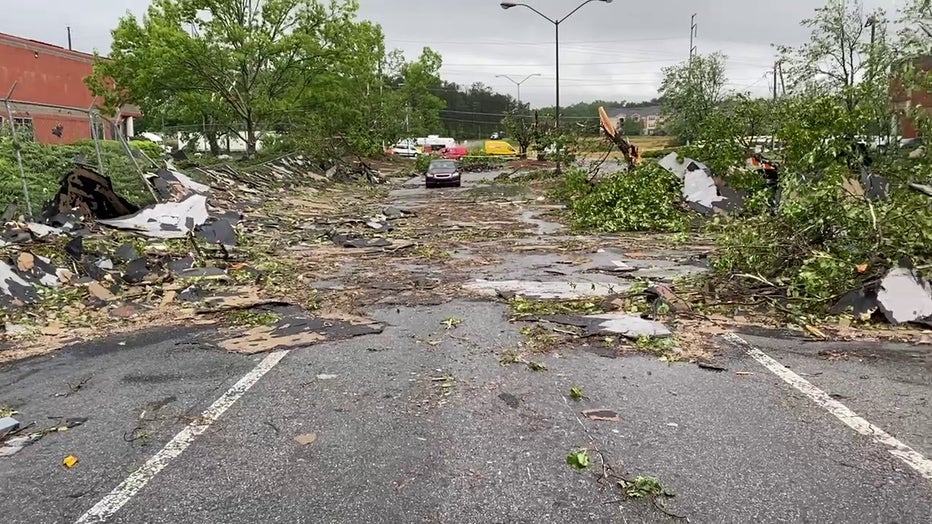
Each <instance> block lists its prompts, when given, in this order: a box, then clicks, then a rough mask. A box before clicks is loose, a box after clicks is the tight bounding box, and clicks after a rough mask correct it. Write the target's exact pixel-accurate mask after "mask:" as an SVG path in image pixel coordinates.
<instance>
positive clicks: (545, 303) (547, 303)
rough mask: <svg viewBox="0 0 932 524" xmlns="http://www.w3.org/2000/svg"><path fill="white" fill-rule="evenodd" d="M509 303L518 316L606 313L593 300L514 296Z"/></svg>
mask: <svg viewBox="0 0 932 524" xmlns="http://www.w3.org/2000/svg"><path fill="white" fill-rule="evenodd" d="M508 304H509V305H510V306H511V310H512V311H513V312H514V313H515V314H516V315H518V316H535V315H561V314H568V313H572V314H584V315H598V314H600V313H604V312H605V309H604V308H603V307H602V305H601V304H599V303H597V302H593V301H591V300H528V299H526V298H522V297H513V298H512V299H511V300H509V302H508Z"/></svg>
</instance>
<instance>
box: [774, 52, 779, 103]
mask: <svg viewBox="0 0 932 524" xmlns="http://www.w3.org/2000/svg"><path fill="white" fill-rule="evenodd" d="M779 68H780V61H779V60H777V61H776V62H774V63H773V99H774V100H776V99H777V78H778V77H777V69H779Z"/></svg>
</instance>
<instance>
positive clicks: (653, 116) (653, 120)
mask: <svg viewBox="0 0 932 524" xmlns="http://www.w3.org/2000/svg"><path fill="white" fill-rule="evenodd" d="M647 120H648V121H650V122H656V121H657V115H650V116H649V117H647Z"/></svg>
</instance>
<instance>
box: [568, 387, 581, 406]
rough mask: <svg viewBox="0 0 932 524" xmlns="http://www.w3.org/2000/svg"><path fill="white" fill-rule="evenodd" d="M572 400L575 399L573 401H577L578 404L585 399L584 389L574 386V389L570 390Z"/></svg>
mask: <svg viewBox="0 0 932 524" xmlns="http://www.w3.org/2000/svg"><path fill="white" fill-rule="evenodd" d="M570 398H571V399H573V400H575V401H576V402H579V401H580V400H582V399H583V392H582V389H580V388H579V386H573V387H571V388H570Z"/></svg>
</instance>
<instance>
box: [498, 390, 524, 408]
mask: <svg viewBox="0 0 932 524" xmlns="http://www.w3.org/2000/svg"><path fill="white" fill-rule="evenodd" d="M498 398H500V399H502V401H504V402H505V404H507V405H508V407H510V408H511V409H517V408H518V406H519V405H520V404H521V400H520V399H519V398H518V397H516V396H514V395H512V394H511V393H501V394H500V395H499V396H498Z"/></svg>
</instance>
